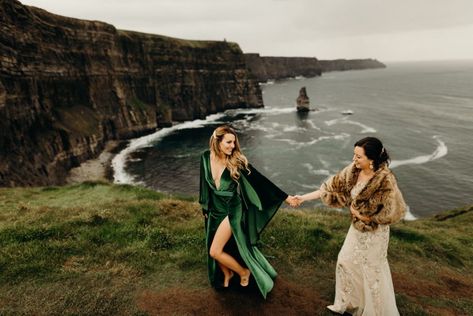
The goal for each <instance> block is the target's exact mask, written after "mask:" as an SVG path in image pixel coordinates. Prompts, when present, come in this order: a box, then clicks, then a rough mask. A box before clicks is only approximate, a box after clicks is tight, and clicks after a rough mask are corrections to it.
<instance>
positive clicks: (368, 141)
mask: <svg viewBox="0 0 473 316" xmlns="http://www.w3.org/2000/svg"><path fill="white" fill-rule="evenodd" d="M355 147H362V148H363V149H364V150H365V155H366V157H368V159H370V160H372V161H373V170H374V171H376V170H378V168H379V167H380V166H381V165H382V164H386V166H387V165H389V162H390V161H391V158H389V155H388V152H387V151H386V149H385V148H384V146H383V143H381V141H380V140H379V139H377V138H376V137H365V138H363V139H360V140H359V141H357V142H356V143H355Z"/></svg>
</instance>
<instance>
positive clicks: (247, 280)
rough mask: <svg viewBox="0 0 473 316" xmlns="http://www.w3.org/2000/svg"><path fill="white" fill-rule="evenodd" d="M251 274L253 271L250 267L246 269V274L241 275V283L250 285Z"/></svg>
mask: <svg viewBox="0 0 473 316" xmlns="http://www.w3.org/2000/svg"><path fill="white" fill-rule="evenodd" d="M250 275H251V271H250V270H248V269H246V272H245V274H243V275H240V285H241V286H248V284H249V283H250Z"/></svg>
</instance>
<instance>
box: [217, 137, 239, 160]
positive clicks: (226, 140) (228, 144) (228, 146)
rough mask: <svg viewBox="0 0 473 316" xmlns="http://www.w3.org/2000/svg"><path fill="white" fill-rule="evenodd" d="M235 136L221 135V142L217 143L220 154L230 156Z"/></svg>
mask: <svg viewBox="0 0 473 316" xmlns="http://www.w3.org/2000/svg"><path fill="white" fill-rule="evenodd" d="M235 139H236V137H235V135H233V134H230V133H227V134H225V135H223V138H222V141H221V142H220V143H219V145H218V146H219V149H220V152H221V153H223V154H225V155H227V156H230V155H231V154H232V152H233V149H234V148H235Z"/></svg>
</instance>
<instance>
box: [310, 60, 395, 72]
mask: <svg viewBox="0 0 473 316" xmlns="http://www.w3.org/2000/svg"><path fill="white" fill-rule="evenodd" d="M319 63H320V66H321V67H322V72H328V71H344V70H361V69H375V68H386V65H385V64H383V63H381V62H379V61H378V60H376V59H334V60H319Z"/></svg>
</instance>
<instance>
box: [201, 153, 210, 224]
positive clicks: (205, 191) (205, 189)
mask: <svg viewBox="0 0 473 316" xmlns="http://www.w3.org/2000/svg"><path fill="white" fill-rule="evenodd" d="M209 190H210V187H209V184H208V183H207V180H206V179H205V154H203V155H202V156H201V157H200V185H199V203H200V205H201V207H202V214H204V215H205V214H207V213H208V212H209Z"/></svg>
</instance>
